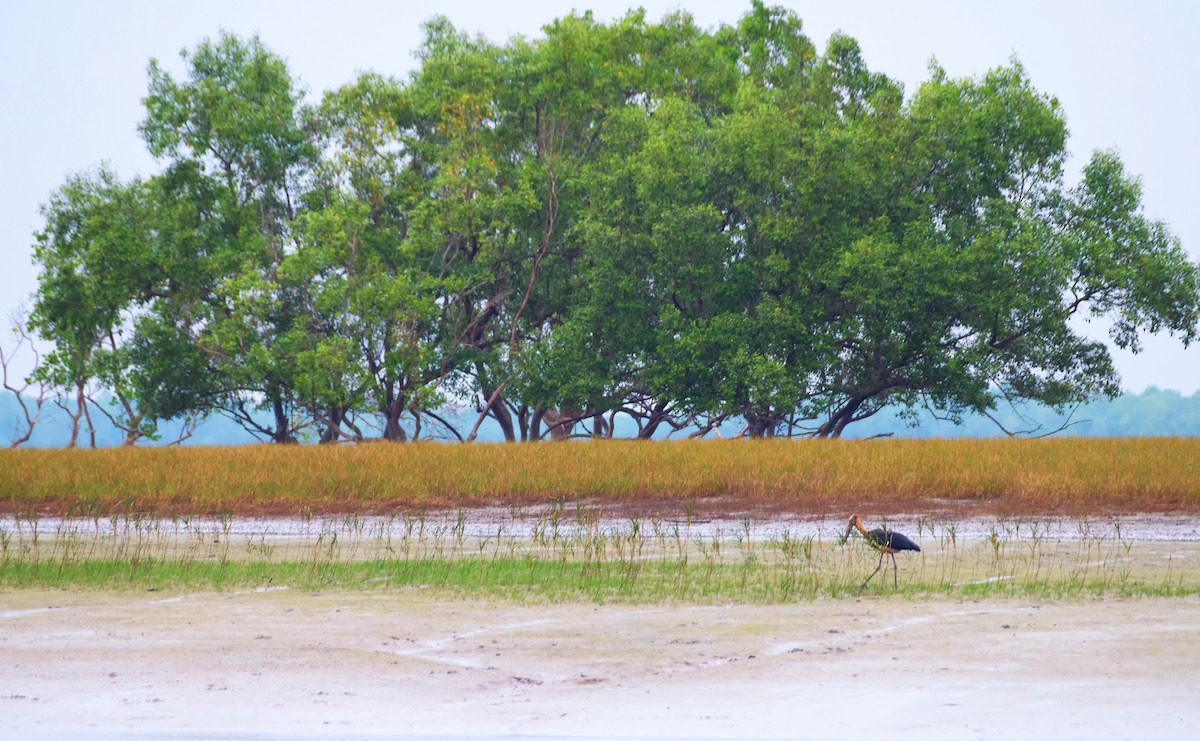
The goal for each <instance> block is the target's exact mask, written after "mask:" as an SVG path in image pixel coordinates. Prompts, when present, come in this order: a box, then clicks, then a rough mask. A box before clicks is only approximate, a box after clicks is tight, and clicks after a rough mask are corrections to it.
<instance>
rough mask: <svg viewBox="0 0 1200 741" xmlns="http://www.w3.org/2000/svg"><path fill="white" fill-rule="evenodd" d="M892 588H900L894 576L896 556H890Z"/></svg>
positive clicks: (897, 579) (897, 578) (896, 577)
mask: <svg viewBox="0 0 1200 741" xmlns="http://www.w3.org/2000/svg"><path fill="white" fill-rule="evenodd" d="M892 586H893V587H895V588H896V589H899V588H900V579H899V577H898V576H896V554H895V553H893V554H892Z"/></svg>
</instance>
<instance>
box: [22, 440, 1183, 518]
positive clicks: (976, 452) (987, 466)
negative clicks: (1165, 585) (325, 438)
mask: <svg viewBox="0 0 1200 741" xmlns="http://www.w3.org/2000/svg"><path fill="white" fill-rule="evenodd" d="M562 501H586V502H589V503H590V504H592V505H600V506H614V507H623V508H632V509H636V508H658V509H673V510H676V511H679V510H680V509H681V508H682V509H686V510H688V512H689V513H695V514H705V513H715V512H719V511H723V512H728V511H734V510H739V509H752V510H766V511H781V512H795V513H813V514H823V513H827V512H837V511H841V510H844V509H847V508H851V507H854V508H858V509H861V510H863V511H865V512H870V511H879V512H885V511H901V510H910V511H914V510H925V511H929V510H937V509H950V508H956V509H959V510H966V511H972V512H991V513H996V514H1008V513H1020V512H1026V513H1059V514H1082V513H1099V512H1132V511H1141V512H1164V511H1180V512H1200V439H1194V438H1187V439H1180V438H1142V439H1085V438H1062V439H1050V440H890V441H783V440H767V441H705V442H665V443H645V442H635V441H602V442H587V443H545V444H534V445H493V444H480V445H449V444H435V443H422V444H416V445H385V444H380V445H359V446H353V447H334V446H316V447H282V446H266V445H262V446H246V447H227V448H185V449H152V448H144V449H107V450H36V449H29V450H17V451H3V452H0V510H3V511H8V512H27V511H33V510H36V511H40V512H43V513H59V514H63V513H71V512H76V513H78V512H96V513H99V512H117V511H121V512H134V511H136V512H158V513H181V514H182V513H218V512H237V513H246V514H299V513H336V512H360V513H369V512H387V511H397V510H409V511H413V510H423V509H438V508H457V507H464V508H465V507H476V506H497V505H499V506H528V505H537V504H544V503H550V502H562Z"/></svg>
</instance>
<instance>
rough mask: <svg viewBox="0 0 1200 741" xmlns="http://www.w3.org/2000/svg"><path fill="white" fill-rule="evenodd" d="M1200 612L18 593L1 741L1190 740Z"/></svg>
mask: <svg viewBox="0 0 1200 741" xmlns="http://www.w3.org/2000/svg"><path fill="white" fill-rule="evenodd" d="M1198 723H1200V600H1196V599H1138V600H1096V601H1087V600H1077V601H1067V602H1049V603H1038V602H1031V601H1001V600H985V601H980V602H959V601H910V600H906V599H902V598H870V599H862V600H857V601H846V600H843V601H834V600H830V601H817V602H812V603H797V604H790V605H783V606H743V605H729V606H695V605H678V606H671V605H666V606H647V607H639V606H619V605H578V604H571V605H553V604H552V605H516V604H511V603H488V602H475V601H461V600H456V599H454V598H452V597H448V596H447V595H445V594H438V593H435V592H432V591H431V590H422V589H404V590H387V591H378V592H367V593H360V592H327V593H316V594H314V593H304V592H296V591H289V590H274V591H256V592H244V593H200V594H165V595H164V594H157V593H111V592H108V593H88V592H58V591H35V590H20V591H14V592H6V593H0V737H3V738H34V739H37V738H43V739H45V738H77V737H79V738H224V739H230V738H295V737H305V736H309V735H311V736H323V737H329V738H347V737H355V736H360V737H370V736H387V737H410V738H431V737H442V738H457V737H468V738H496V737H516V738H575V739H578V738H621V739H631V738H654V739H668V738H680V739H682V738H696V739H699V738H706V739H707V738H814V739H834V738H855V739H863V738H873V737H881V738H887V739H889V741H897V740H898V739H906V738H912V739H922V740H923V741H933V740H936V739H964V738H1055V739H1071V738H1079V739H1084V738H1086V739H1122V738H1128V739H1142V738H1155V739H1159V740H1161V739H1184V738H1187V739H1192V738H1195V734H1196V728H1197V726H1198Z"/></svg>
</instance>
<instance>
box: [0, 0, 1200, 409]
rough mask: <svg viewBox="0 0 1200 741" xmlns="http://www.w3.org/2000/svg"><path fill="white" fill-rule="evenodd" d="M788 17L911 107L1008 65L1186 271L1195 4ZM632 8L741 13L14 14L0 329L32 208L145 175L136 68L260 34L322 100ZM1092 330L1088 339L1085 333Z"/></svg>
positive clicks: (232, 7) (1155, 348)
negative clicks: (580, 16)
mask: <svg viewBox="0 0 1200 741" xmlns="http://www.w3.org/2000/svg"><path fill="white" fill-rule="evenodd" d="M775 4H780V5H785V6H788V7H792V8H794V9H795V10H796V11H797V13H798V14H799V15H800V17H801V18H803V20H804V23H805V30H806V32H807V33H808V35H809V37H810V38H812V40H813V41H814V43H816V44H817V47H818V48H824V43H825V41H826V40H827V39H828V37H829V35H830V34H831V33H833V32H834V31H838V30H840V31H842V32H844V33H847V34H849V35H851V36H853V37H855V38H856V39H858V41H859V43H860V45H861V46H862V50H863V55H864V57H865V58H866V60H867V62H868V64H869V65H870V66H871V68H872V69H874V70H878V71H881V72H884V73H886V74H888V75H890V76H892V77H895V78H898V79H900V80H902V81H903V82H904V83H905V87H906V90H907V91H909V92H911V91H912V90H914V89H915V88H916V86H917V85H918V84H919V83H920V82H921V81H922V80H924V79H925V78H926V76H927V66H928V61H929V58H930V57H931V56H936V57H937V59H938V61H939V63H940V64H941V65H942V66H943V67H945V69H946V70H947V72H948V73H949V74H950V75H952V76H956V77H957V76H967V75H976V74H980V73H982V72H984V71H986V70H987V69H989V68H991V67H995V66H998V65H1002V64H1006V63H1007V62H1008V60H1009V58H1010V56H1012V55H1013V54H1015V55H1016V56H1017V57H1018V58H1019V59H1020V60H1021V62H1022V63H1023V64H1024V65H1025V67H1026V69H1027V70H1028V72H1029V74H1030V76H1031V77H1032V79H1033V81H1034V84H1035V85H1036V86H1037V87H1038V88H1039V89H1041V90H1042V91H1044V92H1047V93H1050V94H1052V95H1055V96H1056V97H1058V99H1059V100H1060V101H1061V103H1062V104H1063V107H1064V109H1065V111H1066V114H1067V119H1068V125H1069V127H1070V130H1071V139H1070V142H1069V147H1070V149H1071V151H1072V153H1073V159H1072V161H1071V165H1070V169H1069V177H1070V178H1071V179H1072V180H1074V179H1075V178H1076V177H1077V175H1078V169H1079V167H1080V166H1081V165H1082V163H1083V162H1084V161H1086V159H1087V157H1088V156H1089V155H1090V153H1091V151H1092V150H1093V149H1096V148H1109V147H1116V148H1117V149H1119V150H1120V153H1121V156H1122V158H1123V159H1124V161H1125V163H1126V166H1127V167H1128V168H1129V170H1130V171H1131V172H1132V173H1135V174H1138V175H1140V176H1142V178H1143V186H1144V191H1145V203H1146V209H1147V212H1148V213H1149V215H1151V216H1152V217H1154V218H1160V219H1163V220H1165V221H1166V222H1167V223H1169V224H1170V225H1171V226H1172V228H1173V230H1174V232H1175V233H1176V234H1178V235H1179V236H1180V238H1181V239H1182V240H1183V244H1184V247H1185V248H1186V249H1188V250H1189V252H1190V254H1191V255H1192V258H1193V259H1200V212H1198V210H1197V203H1196V201H1197V193H1198V190H1200V188H1198V186H1200V146H1198V145H1197V143H1196V141H1195V138H1196V133H1197V121H1198V120H1200V54H1197V52H1196V50H1197V49H1200V3H1197V2H1194V1H1193V0H1176V1H1169V0H1142V1H1141V2H1136V1H1124V0H1122V1H1117V0H1109V1H1107V2H1105V1H1095V0H1089V1H1084V0H1076V1H1065V0H1040V1H1031V0H1005V2H967V1H965V0H957V1H955V0H942V1H936V0H907V1H906V2H896V1H895V0H879V1H873V2H867V1H862V2H854V1H853V0H843V1H842V2H825V3H805V2H796V1H795V0H782V1H780V2H777V3H775ZM637 6H641V7H645V8H646V10H647V12H648V14H649V16H650V17H651V18H654V19H657V18H659V17H661V16H662V14H663V13H664V12H666V11H668V10H671V9H675V8H684V9H686V10H688V11H690V12H691V13H692V14H693V15H694V16H695V17H696V19H697V21H698V22H699V23H700V24H701V25H704V26H714V25H716V24H718V23H722V22H724V23H733V22H735V21H736V20H737V18H738V17H740V16H741V15H742V14H743V13H744V12H745V11H746V10H747V8H748V7H749V0H747V1H746V2H745V3H737V2H729V1H728V0H688V1H687V2H678V1H671V2H642V3H631V2H613V1H611V0H598V1H596V2H590V3H584V2H578V3H576V2H547V1H545V0H537V1H534V2H522V3H512V4H510V3H502V2H470V1H467V0H447V1H445V2H440V3H436V2H435V3H409V2H364V1H354V0H342V2H338V3H330V2H319V3H318V2H310V1H309V0H288V1H286V2H279V1H275V0H271V1H258V2H256V1H255V0H217V1H207V2H180V3H173V2H162V1H161V0H153V1H152V0H142V1H135V0H111V1H109V2H86V1H84V0H80V1H78V2H63V1H62V0H41V1H40V2H20V1H19V0H18V1H17V2H12V3H9V4H8V5H7V7H6V8H5V11H4V14H3V15H4V17H3V22H2V23H0V258H3V269H2V270H0V314H2V315H3V316H4V317H6V316H7V315H8V313H9V312H10V311H11V310H12V309H13V308H15V307H16V306H17V305H18V304H19V303H20V302H22V301H23V300H27V297H28V296H29V294H31V293H32V292H33V290H34V288H35V286H36V270H35V269H34V267H33V266H32V265H31V263H30V254H31V244H32V243H33V237H32V235H33V232H34V231H35V230H36V229H38V228H39V226H40V217H39V215H38V206H39V204H41V203H43V202H44V201H45V200H46V199H47V197H48V195H49V193H50V192H51V190H53V189H54V188H56V187H57V186H58V185H60V184H61V183H62V181H63V179H64V178H65V177H66V176H67V175H68V174H70V173H72V172H75V171H78V170H81V169H85V168H89V167H92V166H94V165H96V164H97V163H99V162H101V161H102V160H107V161H108V162H109V163H111V164H112V165H113V166H114V167H115V168H116V169H117V170H118V172H119V173H120V174H121V175H122V176H123V177H131V176H133V175H138V174H142V175H147V174H150V173H151V172H153V171H154V170H155V169H156V165H155V163H154V161H153V160H152V159H151V158H150V156H149V155H148V154H146V152H145V148H144V146H143V144H142V142H141V140H140V139H139V138H138V136H137V124H138V122H139V121H140V120H141V117H142V108H141V98H142V96H143V95H144V94H145V89H146V75H145V71H146V64H147V62H148V61H149V59H150V58H151V57H156V58H158V59H159V60H160V61H162V62H163V63H165V64H166V65H167V67H168V69H172V70H175V71H179V70H181V68H182V65H181V63H180V62H179V51H180V49H183V48H185V47H189V48H190V47H192V46H194V45H195V44H196V42H198V41H199V40H200V39H202V38H204V37H206V36H212V35H214V34H216V33H217V32H218V30H220V29H226V30H229V31H233V32H236V33H238V34H242V35H250V34H253V33H255V32H257V33H259V35H260V36H261V38H262V39H263V41H264V42H265V43H266V44H267V45H268V46H270V47H271V48H272V49H273V50H274V51H275V52H277V53H278V54H280V55H281V56H283V57H285V58H286V59H287V60H288V63H289V66H290V67H291V70H292V72H293V74H295V75H296V76H298V77H299V78H300V79H301V81H302V83H303V84H304V85H305V86H307V88H308V89H309V90H310V91H311V95H313V96H319V95H320V94H321V93H322V92H323V91H325V90H327V89H330V88H333V87H336V86H338V85H341V84H343V83H346V82H349V81H350V80H352V79H353V77H354V75H355V73H356V72H357V71H360V70H374V71H377V72H381V73H384V74H389V75H396V76H401V75H403V74H405V73H407V72H408V70H409V69H410V68H411V66H412V64H413V58H412V52H413V50H414V49H415V48H416V46H417V44H418V42H419V40H420V28H419V26H420V23H421V21H422V20H424V19H426V18H428V17H429V16H430V15H432V14H434V13H442V14H444V15H446V16H448V17H449V18H450V20H451V21H452V22H453V23H454V24H455V25H456V26H458V27H459V28H462V29H465V30H468V31H471V32H478V33H482V34H484V35H485V36H487V37H489V38H491V39H493V40H497V41H500V40H503V39H506V38H508V37H509V36H511V35H514V34H522V35H525V36H530V37H532V36H536V35H538V33H539V29H540V28H541V26H542V25H544V24H545V23H547V22H549V21H550V20H552V19H553V18H555V17H558V16H561V15H564V14H566V13H569V12H570V11H571V9H572V8H578V9H579V10H586V9H591V10H592V11H593V12H594V13H595V15H596V16H597V17H598V18H601V19H605V20H608V19H611V18H614V17H619V16H621V15H624V13H625V11H626V10H627V9H628V8H629V7H637ZM1092 331H1095V330H1092ZM1115 357H1116V360H1117V367H1118V368H1119V369H1120V371H1121V373H1122V376H1123V379H1124V385H1125V387H1126V388H1128V389H1130V390H1133V391H1141V390H1142V389H1144V388H1145V387H1146V386H1149V385H1156V386H1159V387H1160V388H1173V389H1178V390H1181V391H1184V392H1185V393H1193V392H1195V391H1197V390H1200V347H1196V346H1194V347H1193V348H1191V349H1189V350H1187V351H1184V350H1182V349H1181V347H1180V346H1179V343H1178V342H1176V341H1175V340H1173V339H1170V338H1166V337H1163V338H1151V339H1150V340H1149V341H1148V343H1147V349H1146V351H1145V352H1143V353H1142V354H1140V355H1138V356H1133V355H1130V354H1128V353H1122V352H1118V353H1116V354H1115Z"/></svg>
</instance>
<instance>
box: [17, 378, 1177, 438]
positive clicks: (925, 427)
mask: <svg viewBox="0 0 1200 741" xmlns="http://www.w3.org/2000/svg"><path fill="white" fill-rule="evenodd" d="M441 411H442V412H443V416H444V417H445V418H446V419H447V420H448V421H449V420H453V421H454V422H456V423H457V424H458V425H459V432H460V433H462V432H464V431H465V428H466V427H467V426H469V425H472V424H474V420H475V414H474V412H473V411H472V410H455V409H443V410H441ZM995 416H996V418H997V421H999V422H1000V424H1001V425H1003V426H1004V427H1005V428H1007V429H1009V430H1010V431H1013V432H1024V433H1026V434H1027V435H1040V434H1047V433H1053V434H1054V435H1055V436H1059V437H1064V436H1081V437H1150V436H1171V437H1200V392H1197V393H1194V394H1192V395H1190V396H1186V395H1183V394H1181V393H1179V392H1178V391H1172V390H1162V389H1158V388H1154V387H1150V388H1148V389H1146V390H1145V391H1143V392H1142V393H1140V394H1124V395H1122V396H1119V397H1117V398H1115V399H1100V400H1097V401H1093V402H1091V403H1089V404H1085V405H1083V406H1081V407H1079V408H1078V409H1077V410H1075V412H1074V414H1060V413H1057V412H1055V411H1054V410H1053V409H1050V408H1048V407H1045V406H1039V405H1027V406H1026V407H1024V408H1022V409H1020V410H1017V409H1009V410H1008V411H1007V413H997V414H995ZM20 418H21V415H20V410H19V408H18V406H17V404H16V400H15V398H14V397H13V396H12V395H11V394H8V393H0V431H2V433H3V434H0V447H4V446H5V445H6V444H7V443H8V442H9V441H10V440H11V439H12V437H13V434H12V431H13V430H14V429H16V428H17V427H18V426H19V421H20ZM914 423H915V426H914ZM186 426H187V425H185V423H184V422H183V421H180V420H169V421H167V422H163V423H161V424H160V425H159V428H160V429H159V432H160V433H161V435H160V439H159V441H158V442H157V443H155V442H152V441H143V442H144V443H145V444H150V445H153V444H160V445H161V444H166V443H169V442H172V441H174V440H176V439H178V438H179V437H180V435H181V433H183V432H184V430H185V427H186ZM743 426H744V423H743V422H742V421H741V420H737V419H731V420H727V421H726V422H725V423H724V424H723V425H722V426H721V427H720V428H718V429H716V430H714V431H713V432H712V433H711V436H713V437H716V436H722V437H732V436H734V435H736V434H737V433H738V432H739V431H740V430H741V428H742V427H743ZM70 428H71V420H70V415H69V414H68V412H67V411H66V410H64V409H62V408H61V407H54V406H53V405H50V406H47V407H46V414H45V418H44V419H43V421H42V424H40V425H39V426H38V428H37V430H36V432H35V433H34V435H33V437H32V438H31V439H30V440H29V442H28V443H27V445H28V446H30V447H45V448H56V447H64V446H65V445H66V444H67V441H68V440H69V438H70ZM189 432H190V434H189V436H188V437H187V438H186V439H185V440H183V441H182V443H181V444H183V445H246V444H251V443H254V442H257V438H255V437H254V436H253V435H251V434H250V433H249V432H247V431H246V430H245V429H244V428H243V427H242V426H240V425H239V424H237V423H236V422H235V421H233V420H230V419H227V418H224V417H213V418H210V419H206V420H203V421H201V422H199V423H198V424H196V425H195V427H194V429H191V430H189ZM669 432H670V431H669V430H666V431H664V432H663V433H662V434H661V435H659V438H660V439H661V438H664V437H666V435H667V433H669ZM1003 435H1005V432H1004V430H1003V429H1002V428H1001V427H1000V426H998V425H997V424H996V421H993V420H992V419H989V418H988V417H984V416H982V415H967V416H966V417H964V418H963V420H962V421H961V423H960V424H954V423H951V422H947V421H944V420H939V419H938V418H937V415H935V414H934V413H932V412H929V411H923V412H922V413H921V414H920V415H918V416H917V417H916V418H915V420H905V419H902V418H901V417H900V416H899V415H897V414H895V413H893V412H890V411H885V412H882V413H880V414H878V415H876V416H875V417H873V418H872V419H870V420H868V421H865V422H863V423H862V424H860V425H857V426H855V427H854V428H852V429H850V430H848V431H847V434H846V435H845V437H847V438H866V437H876V436H889V437H896V438H956V437H975V438H986V437H1001V436H1003ZM613 436H614V437H618V438H633V437H636V436H637V425H636V424H635V423H634V421H633V420H632V419H625V418H622V417H617V420H616V424H615V430H614V431H613ZM685 436H686V435H682V434H680V433H676V434H675V435H674V436H673V437H672V439H678V438H681V437H685ZM90 439H91V438H90V435H88V434H87V431H85V444H88V443H87V441H89V440H90ZM430 439H435V440H442V441H452V440H457V438H456V437H455V436H453V435H450V434H448V433H446V432H445V431H441V432H435V433H434V434H432V435H431V436H430ZM477 439H478V440H479V441H480V442H501V441H503V440H504V433H503V431H502V430H501V429H500V427H499V426H498V425H497V424H496V423H495V422H494V421H493V422H490V423H489V422H485V423H484V424H483V425H481V426H480V429H479V434H478V437H477ZM95 440H96V445H97V446H99V447H112V446H117V445H121V444H122V442H123V441H124V433H123V431H122V430H121V429H119V428H117V427H115V426H114V425H112V424H111V423H107V421H105V422H102V423H100V424H98V425H97V426H96V429H95Z"/></svg>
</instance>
